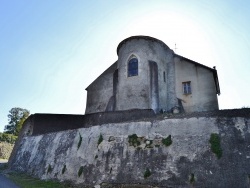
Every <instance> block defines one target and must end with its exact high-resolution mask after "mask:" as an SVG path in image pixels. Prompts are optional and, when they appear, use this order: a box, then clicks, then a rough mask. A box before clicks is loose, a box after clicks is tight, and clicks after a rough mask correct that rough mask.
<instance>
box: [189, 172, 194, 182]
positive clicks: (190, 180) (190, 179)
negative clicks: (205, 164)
mask: <svg viewBox="0 0 250 188" xmlns="http://www.w3.org/2000/svg"><path fill="white" fill-rule="evenodd" d="M189 182H190V183H191V184H193V183H194V182H195V178H194V174H193V173H192V174H191V175H190V178H189Z"/></svg>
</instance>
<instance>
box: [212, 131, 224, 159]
mask: <svg viewBox="0 0 250 188" xmlns="http://www.w3.org/2000/svg"><path fill="white" fill-rule="evenodd" d="M209 143H210V144H211V150H212V152H213V153H215V155H216V156H217V158H218V159H220V158H221V156H222V149H221V146H220V137H219V135H218V134H217V133H212V134H211V135H210V139H209Z"/></svg>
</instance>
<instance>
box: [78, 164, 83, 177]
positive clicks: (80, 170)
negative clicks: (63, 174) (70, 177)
mask: <svg viewBox="0 0 250 188" xmlns="http://www.w3.org/2000/svg"><path fill="white" fill-rule="evenodd" d="M82 173H83V166H81V167H80V168H79V170H78V177H80V176H81V175H82Z"/></svg>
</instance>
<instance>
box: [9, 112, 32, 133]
mask: <svg viewBox="0 0 250 188" xmlns="http://www.w3.org/2000/svg"><path fill="white" fill-rule="evenodd" d="M29 115H30V112H29V111H28V110H26V109H23V108H12V109H11V110H10V111H9V114H8V121H9V124H8V125H6V126H5V127H4V130H5V131H4V132H5V133H8V134H14V135H16V136H18V133H19V132H20V130H21V128H22V125H23V123H24V121H25V120H26V119H27V118H28V117H29Z"/></svg>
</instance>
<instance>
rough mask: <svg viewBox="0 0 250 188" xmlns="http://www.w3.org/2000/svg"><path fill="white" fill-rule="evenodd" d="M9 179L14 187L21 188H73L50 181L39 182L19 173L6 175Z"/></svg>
mask: <svg viewBox="0 0 250 188" xmlns="http://www.w3.org/2000/svg"><path fill="white" fill-rule="evenodd" d="M6 176H7V177H8V178H9V179H11V180H12V181H13V182H14V183H15V184H16V185H18V186H19V187H21V188H45V187H46V188H55V187H56V188H69V187H71V188H72V187H73V186H71V185H69V184H64V183H60V182H56V181H51V180H47V181H45V180H40V179H37V178H33V177H31V176H28V175H25V174H23V173H22V174H21V173H14V172H12V173H8V174H7V175H6Z"/></svg>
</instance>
